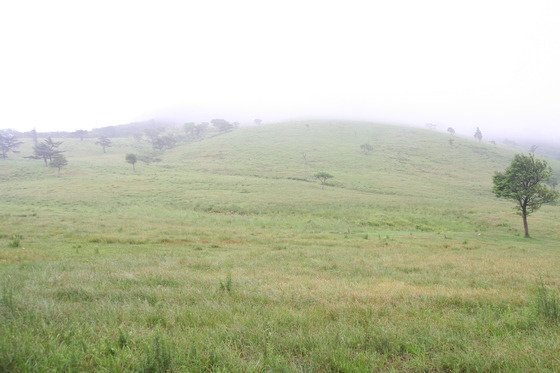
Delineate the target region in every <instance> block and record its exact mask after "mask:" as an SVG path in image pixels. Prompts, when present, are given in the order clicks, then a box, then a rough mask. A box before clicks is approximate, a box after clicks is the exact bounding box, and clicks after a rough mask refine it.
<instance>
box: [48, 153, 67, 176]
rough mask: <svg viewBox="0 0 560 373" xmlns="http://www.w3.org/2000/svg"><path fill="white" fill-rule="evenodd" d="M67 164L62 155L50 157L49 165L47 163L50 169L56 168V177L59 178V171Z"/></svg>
mask: <svg viewBox="0 0 560 373" xmlns="http://www.w3.org/2000/svg"><path fill="white" fill-rule="evenodd" d="M67 164H68V161H67V160H66V157H65V156H64V154H55V155H54V156H53V157H52V160H51V163H49V166H50V167H52V168H57V169H58V176H59V177H60V169H61V168H62V167H64V166H66V165H67Z"/></svg>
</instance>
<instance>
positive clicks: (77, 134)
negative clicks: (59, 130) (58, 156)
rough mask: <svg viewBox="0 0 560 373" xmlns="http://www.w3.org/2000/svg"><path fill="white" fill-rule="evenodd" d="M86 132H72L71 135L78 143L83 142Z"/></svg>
mask: <svg viewBox="0 0 560 373" xmlns="http://www.w3.org/2000/svg"><path fill="white" fill-rule="evenodd" d="M87 133H88V131H86V130H77V131H74V132H72V135H74V136H76V137H79V138H80V141H84V137H85V136H86V135H87Z"/></svg>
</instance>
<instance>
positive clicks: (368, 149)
mask: <svg viewBox="0 0 560 373" xmlns="http://www.w3.org/2000/svg"><path fill="white" fill-rule="evenodd" d="M360 149H362V151H363V152H364V154H366V155H367V154H369V153H370V152H372V151H373V146H371V144H368V143H365V144H362V145H360Z"/></svg>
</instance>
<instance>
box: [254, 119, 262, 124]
mask: <svg viewBox="0 0 560 373" xmlns="http://www.w3.org/2000/svg"><path fill="white" fill-rule="evenodd" d="M253 123H255V126H260V125H261V124H262V119H255V120H254V121H253Z"/></svg>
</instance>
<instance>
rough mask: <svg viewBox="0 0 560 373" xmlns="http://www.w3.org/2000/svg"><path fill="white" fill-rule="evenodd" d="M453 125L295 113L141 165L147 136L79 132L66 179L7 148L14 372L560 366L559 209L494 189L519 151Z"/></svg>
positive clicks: (9, 364)
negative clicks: (438, 128) (519, 209)
mask: <svg viewBox="0 0 560 373" xmlns="http://www.w3.org/2000/svg"><path fill="white" fill-rule="evenodd" d="M448 139H449V135H447V134H443V133H438V132H434V131H427V130H422V129H414V128H408V127H398V126H391V125H384V124H373V123H360V122H339V121H321V122H319V121H302V122H289V123H280V124H275V125H267V126H259V127H250V128H241V129H237V130H235V131H232V132H228V133H225V134H220V135H216V136H208V137H205V138H202V139H198V140H196V141H190V142H187V143H182V144H180V145H179V146H177V147H175V148H173V149H170V150H167V151H166V152H164V153H163V154H160V155H158V157H159V158H160V161H159V162H151V163H144V162H138V163H137V164H136V171H133V169H132V167H131V165H130V164H127V163H126V162H125V154H127V153H137V154H140V153H143V152H148V151H149V149H148V148H149V146H148V145H147V144H145V143H140V142H137V141H135V140H134V139H132V138H115V139H112V141H113V146H112V147H111V148H108V149H107V153H106V154H104V153H103V152H102V151H101V148H100V147H99V146H98V145H95V143H94V142H95V139H88V138H86V139H84V141H80V140H79V139H72V138H65V139H60V140H61V141H63V145H62V146H61V148H62V149H63V150H65V153H64V154H65V156H66V157H67V159H68V166H66V167H64V168H63V169H62V170H61V174H60V177H57V172H56V170H54V169H51V168H47V167H45V165H44V163H43V162H42V161H40V160H32V159H26V158H24V156H26V155H30V154H31V152H32V150H31V149H32V143H31V141H30V140H29V139H26V142H25V144H24V145H22V147H21V149H20V150H21V153H20V154H11V155H10V158H9V159H7V160H0V371H5V372H12V371H13V372H34V371H36V372H50V371H52V372H81V371H96V372H183V371H192V372H200V371H203V372H206V371H208V372H377V371H388V372H400V371H406V372H497V371H503V372H512V371H519V372H527V371H542V372H547V371H548V372H557V371H560V308H559V307H560V306H559V304H558V289H559V288H560V279H559V276H558V273H559V270H560V256H559V255H558V242H559V240H560V230H559V229H558V225H557V222H558V217H559V213H560V210H559V209H558V206H543V208H542V209H541V210H539V211H538V212H536V213H535V214H534V215H531V216H530V217H529V225H530V229H531V234H532V237H533V238H530V239H526V238H524V237H523V231H522V224H521V218H520V217H519V216H517V215H515V212H514V210H513V205H512V204H511V203H509V202H507V201H501V200H498V199H496V198H495V197H494V196H493V195H492V193H491V188H492V175H493V174H494V172H495V171H499V170H503V169H504V168H505V167H506V166H507V165H508V164H509V162H510V161H511V159H512V157H513V154H514V153H515V152H516V151H519V150H515V149H508V148H505V147H502V146H495V145H492V144H489V143H484V142H483V143H481V142H477V141H474V140H471V139H465V138H461V137H455V138H454V143H453V147H451V146H450V144H449V142H448ZM363 143H369V144H371V145H372V146H373V149H374V150H373V151H372V152H371V153H370V154H364V153H363V152H362V151H361V149H360V145H361V144H363ZM549 163H550V164H551V165H552V166H553V168H554V169H555V170H556V171H558V170H560V167H559V166H560V165H559V164H558V162H556V161H552V160H551V161H549ZM318 171H325V172H328V173H330V174H332V175H333V176H334V177H333V178H332V179H330V180H329V185H327V186H326V187H325V188H322V187H321V185H320V183H319V182H318V181H317V180H316V179H315V178H314V177H313V175H314V174H315V173H316V172H318Z"/></svg>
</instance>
